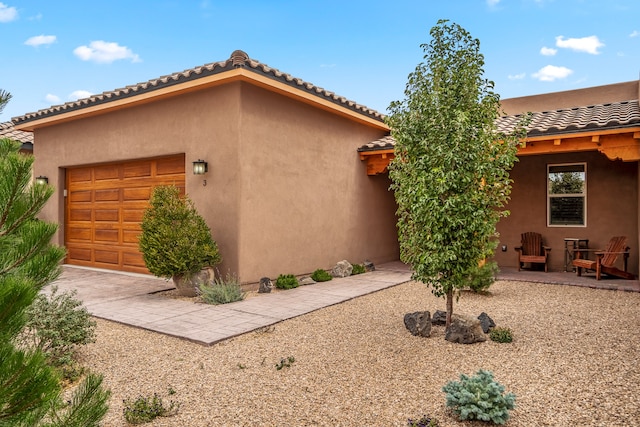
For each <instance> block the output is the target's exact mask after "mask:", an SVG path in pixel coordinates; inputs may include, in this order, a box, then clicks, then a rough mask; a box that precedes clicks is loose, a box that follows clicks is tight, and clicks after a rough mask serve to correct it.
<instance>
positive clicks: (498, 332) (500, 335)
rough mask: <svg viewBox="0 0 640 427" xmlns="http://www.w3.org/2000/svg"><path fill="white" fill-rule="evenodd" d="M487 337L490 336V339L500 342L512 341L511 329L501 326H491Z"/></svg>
mask: <svg viewBox="0 0 640 427" xmlns="http://www.w3.org/2000/svg"><path fill="white" fill-rule="evenodd" d="M489 338H491V341H495V342H502V343H505V342H511V341H513V335H512V332H511V329H509V328H503V327H498V328H493V329H492V330H490V331H489Z"/></svg>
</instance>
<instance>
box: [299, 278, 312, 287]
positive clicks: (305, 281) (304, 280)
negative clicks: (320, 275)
mask: <svg viewBox="0 0 640 427" xmlns="http://www.w3.org/2000/svg"><path fill="white" fill-rule="evenodd" d="M299 283H300V286H304V285H314V284H316V281H315V280H313V279H312V278H311V277H303V278H302V279H300V282H299Z"/></svg>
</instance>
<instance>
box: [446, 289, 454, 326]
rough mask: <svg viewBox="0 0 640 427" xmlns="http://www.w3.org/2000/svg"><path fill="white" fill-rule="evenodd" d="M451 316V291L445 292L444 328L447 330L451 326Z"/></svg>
mask: <svg viewBox="0 0 640 427" xmlns="http://www.w3.org/2000/svg"><path fill="white" fill-rule="evenodd" d="M452 315H453V289H449V290H448V291H447V323H446V324H445V328H446V329H449V326H451V316H452Z"/></svg>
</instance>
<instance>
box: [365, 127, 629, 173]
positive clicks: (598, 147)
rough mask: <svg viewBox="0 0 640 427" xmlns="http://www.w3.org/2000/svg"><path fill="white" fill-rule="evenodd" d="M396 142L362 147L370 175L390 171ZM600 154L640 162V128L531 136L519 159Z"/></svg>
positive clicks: (525, 143) (615, 158) (526, 141)
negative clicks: (561, 154)
mask: <svg viewBox="0 0 640 427" xmlns="http://www.w3.org/2000/svg"><path fill="white" fill-rule="evenodd" d="M394 145H395V142H394V141H393V140H392V139H391V138H390V137H386V140H385V144H384V146H383V147H377V146H376V145H375V144H374V145H373V147H371V148H368V147H362V148H360V149H359V150H358V154H359V156H360V160H362V161H365V162H366V163H367V175H379V174H382V173H385V172H387V171H388V168H389V163H391V160H393V159H394V158H395V153H394ZM583 151H598V152H600V153H602V154H604V155H605V156H607V158H608V159H609V160H622V161H623V162H637V161H640V126H636V127H631V128H621V129H603V130H597V131H589V132H575V133H563V134H557V135H540V136H530V137H527V138H526V139H525V140H523V141H522V144H521V145H520V146H519V147H518V153H517V155H518V157H520V156H531V155H543V154H560V153H576V152H583Z"/></svg>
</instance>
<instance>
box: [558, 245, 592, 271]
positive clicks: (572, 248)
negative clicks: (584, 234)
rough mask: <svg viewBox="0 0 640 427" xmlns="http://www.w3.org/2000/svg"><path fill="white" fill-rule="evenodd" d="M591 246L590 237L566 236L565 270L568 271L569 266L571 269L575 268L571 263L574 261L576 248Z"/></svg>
mask: <svg viewBox="0 0 640 427" xmlns="http://www.w3.org/2000/svg"><path fill="white" fill-rule="evenodd" d="M588 248H589V239H579V238H575V237H565V238H564V271H565V272H566V271H568V270H567V268H569V267H571V271H574V270H573V266H572V265H571V261H573V252H574V251H575V250H576V249H588Z"/></svg>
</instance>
